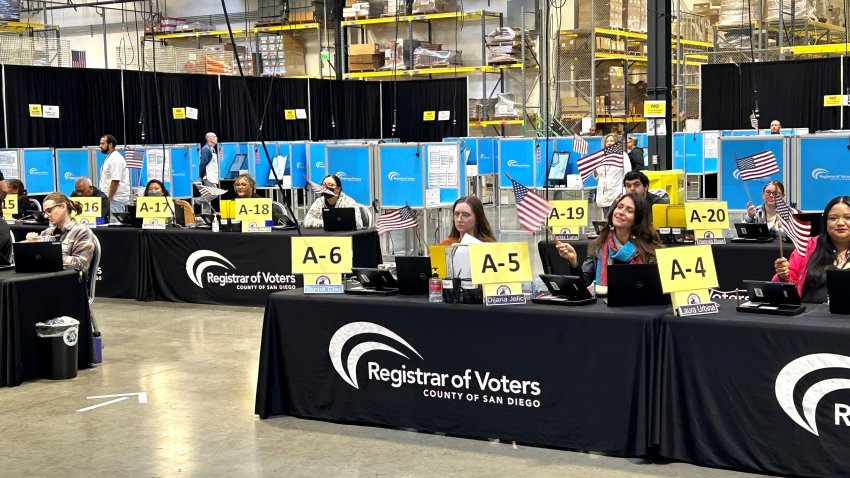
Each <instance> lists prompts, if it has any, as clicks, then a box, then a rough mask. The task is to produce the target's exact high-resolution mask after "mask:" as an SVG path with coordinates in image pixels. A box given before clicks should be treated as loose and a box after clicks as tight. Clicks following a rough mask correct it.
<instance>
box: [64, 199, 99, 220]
mask: <svg viewBox="0 0 850 478" xmlns="http://www.w3.org/2000/svg"><path fill="white" fill-rule="evenodd" d="M72 201H74V202H78V203H80V205H81V206H82V207H83V212H81V213H79V214H77V216H76V217H77V218H78V219H80V220H83V219H87V220H88V221H87V222H94V220H95V219H96V218H98V217H100V216H101V213H102V212H103V199H102V198H99V197H97V196H94V197H75V198H73V199H72Z"/></svg>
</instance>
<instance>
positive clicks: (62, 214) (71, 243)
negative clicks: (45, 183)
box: [27, 193, 94, 274]
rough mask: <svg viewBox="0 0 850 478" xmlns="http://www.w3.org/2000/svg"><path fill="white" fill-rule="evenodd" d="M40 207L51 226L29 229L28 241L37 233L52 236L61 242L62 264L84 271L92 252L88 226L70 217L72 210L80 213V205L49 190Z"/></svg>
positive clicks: (32, 239) (81, 209)
mask: <svg viewBox="0 0 850 478" xmlns="http://www.w3.org/2000/svg"><path fill="white" fill-rule="evenodd" d="M42 207H43V208H44V217H46V218H47V220H48V221H50V227H48V228H47V229H45V230H43V231H41V234H36V233H34V232H30V233H28V234H27V241H30V242H36V241H38V240H39V237H51V236H52V237H53V238H54V239H53V240H55V241H60V242H61V243H62V264H64V266H65V268H67V269H75V270H78V271H80V272H82V273H84V274H85V273H87V272H88V269H89V264H90V263H91V258H92V254H93V253H94V239H93V238H92V232H91V230H89V228H87V227H86V226H83V225H82V224H79V223H77V221H75V220H74V219H73V218H72V217H71V211H74V212H76V213H77V214H81V213H82V212H83V207H82V206H81V205H80V203H78V202H71V200H70V199H68V197H67V196H65V195H64V194H62V193H50V194H48V195H47V197H46V198H44V202H43V203H42Z"/></svg>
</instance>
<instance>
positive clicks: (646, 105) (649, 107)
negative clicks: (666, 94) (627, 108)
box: [643, 100, 667, 118]
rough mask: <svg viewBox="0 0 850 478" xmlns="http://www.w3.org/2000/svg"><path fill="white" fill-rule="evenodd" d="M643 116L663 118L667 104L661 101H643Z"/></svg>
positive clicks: (665, 114)
mask: <svg viewBox="0 0 850 478" xmlns="http://www.w3.org/2000/svg"><path fill="white" fill-rule="evenodd" d="M643 115H644V116H645V117H647V118H664V117H665V116H667V102H666V101H664V100H661V101H655V100H650V101H644V102H643Z"/></svg>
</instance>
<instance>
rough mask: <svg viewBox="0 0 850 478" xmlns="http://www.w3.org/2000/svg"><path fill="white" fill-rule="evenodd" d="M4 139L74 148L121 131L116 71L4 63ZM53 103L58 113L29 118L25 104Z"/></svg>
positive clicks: (17, 143) (23, 144)
mask: <svg viewBox="0 0 850 478" xmlns="http://www.w3.org/2000/svg"><path fill="white" fill-rule="evenodd" d="M4 77H5V85H4V86H5V91H6V111H7V115H8V121H7V124H8V136H9V141H8V143H9V145H10V146H11V147H13V148H34V147H54V148H78V147H81V146H86V145H97V143H98V141H100V137H101V136H102V135H103V134H104V133H111V134H113V135H115V136H116V137H117V138H118V139H119V141H120V140H121V136H122V135H123V128H124V123H123V121H124V120H123V116H122V112H121V72H120V71H118V70H96V69H85V68H45V67H40V66H12V65H6V66H4ZM30 104H39V105H55V106H59V119H47V118H30V113H29V105H30Z"/></svg>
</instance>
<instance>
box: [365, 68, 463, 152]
mask: <svg viewBox="0 0 850 478" xmlns="http://www.w3.org/2000/svg"><path fill="white" fill-rule="evenodd" d="M381 87H382V88H381V97H382V99H383V112H384V136H386V137H388V138H389V137H393V135H392V126H393V105H394V104H395V109H396V111H397V113H396V130H395V136H394V137H396V138H399V140H401V141H402V142H408V141H410V142H413V141H442V139H443V138H447V137H456V136H466V134H467V130H468V125H467V100H466V78H450V79H445V80H415V81H398V82H395V83H392V82H384V83H381ZM394 88H395V90H396V91H395V92H394V91H393V89H394ZM393 98H395V103H393ZM425 111H434V112H435V114H438V113H439V112H440V111H451V119H449V120H448V121H437V119H436V118H435V119H434V121H423V120H422V118H423V113H424V112H425Z"/></svg>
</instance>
